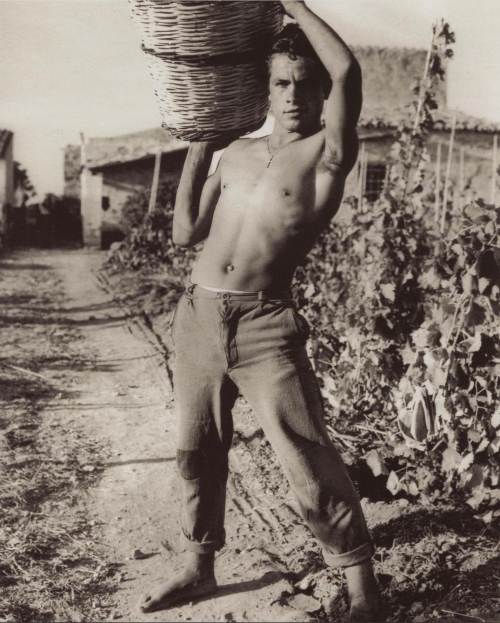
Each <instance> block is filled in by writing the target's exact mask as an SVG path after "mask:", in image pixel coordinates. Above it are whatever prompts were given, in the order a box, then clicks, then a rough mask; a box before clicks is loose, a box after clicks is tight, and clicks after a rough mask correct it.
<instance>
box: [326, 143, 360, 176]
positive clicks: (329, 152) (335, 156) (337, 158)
mask: <svg viewBox="0 0 500 623" xmlns="http://www.w3.org/2000/svg"><path fill="white" fill-rule="evenodd" d="M358 151H359V142H358V136H357V134H355V135H354V136H353V138H352V140H351V141H350V142H349V144H348V146H347V148H346V149H345V150H342V153H340V152H339V150H337V149H332V148H331V147H330V148H329V147H328V145H326V146H325V150H324V152H323V155H322V157H321V160H320V163H319V167H320V168H319V171H320V172H324V173H342V174H343V175H346V176H347V175H348V174H349V173H350V171H351V170H352V168H353V167H354V165H355V164H356V160H357V159H358Z"/></svg>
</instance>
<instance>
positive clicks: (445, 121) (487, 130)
mask: <svg viewBox="0 0 500 623" xmlns="http://www.w3.org/2000/svg"><path fill="white" fill-rule="evenodd" d="M414 114H415V113H414V110H413V108H410V107H405V108H393V109H390V108H368V107H367V108H363V110H362V111H361V117H360V120H359V126H360V127H361V128H365V129H370V130H375V129H380V130H383V129H390V128H397V127H398V125H400V124H401V123H402V122H403V121H408V120H410V121H412V120H413V118H414ZM454 114H455V111H453V110H448V109H444V110H434V111H432V116H433V119H434V130H435V131H450V130H451V127H452V124H453V116H454ZM456 129H457V131H459V132H460V131H464V132H467V131H468V132H479V133H484V134H495V133H500V124H497V123H493V122H491V121H487V120H485V119H479V118H478V117H473V116H472V115H468V114H467V113H463V112H460V111H458V112H457V125H456Z"/></svg>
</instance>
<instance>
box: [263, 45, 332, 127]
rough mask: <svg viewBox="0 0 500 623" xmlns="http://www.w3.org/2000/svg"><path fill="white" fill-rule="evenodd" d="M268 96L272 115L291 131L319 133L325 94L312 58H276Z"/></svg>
mask: <svg viewBox="0 0 500 623" xmlns="http://www.w3.org/2000/svg"><path fill="white" fill-rule="evenodd" d="M269 94H270V95H269V99H270V102H271V112H272V113H273V114H274V116H275V118H276V121H277V122H278V123H279V124H280V125H281V126H282V127H283V128H285V129H286V130H287V131H288V132H299V133H301V134H303V133H308V132H314V131H318V129H319V127H320V119H321V113H322V111H323V104H324V101H325V94H324V90H323V85H322V84H321V81H320V79H319V76H318V69H317V66H316V63H315V61H314V60H313V59H311V58H303V57H298V58H297V59H296V60H291V59H290V58H288V56H286V55H285V54H276V55H275V56H273V58H272V59H271V68H270V76H269Z"/></svg>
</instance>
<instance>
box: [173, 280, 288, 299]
mask: <svg viewBox="0 0 500 623" xmlns="http://www.w3.org/2000/svg"><path fill="white" fill-rule="evenodd" d="M185 294H186V295H187V296H189V297H193V298H203V299H221V300H223V301H270V300H272V301H277V300H278V301H292V300H293V295H292V291H291V290H290V289H289V288H282V289H270V290H260V291H259V292H243V293H240V294H235V293H234V292H211V291H210V290H205V289H204V288H203V287H202V286H199V285H197V284H196V283H191V284H189V285H188V287H187V288H186V291H185Z"/></svg>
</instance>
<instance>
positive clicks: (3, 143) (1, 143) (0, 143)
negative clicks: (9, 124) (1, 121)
mask: <svg viewBox="0 0 500 623" xmlns="http://www.w3.org/2000/svg"><path fill="white" fill-rule="evenodd" d="M13 136H14V135H13V134H12V132H9V130H0V158H3V156H4V154H5V150H6V149H7V147H8V145H9V143H10V141H11V139H12V137H13Z"/></svg>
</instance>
